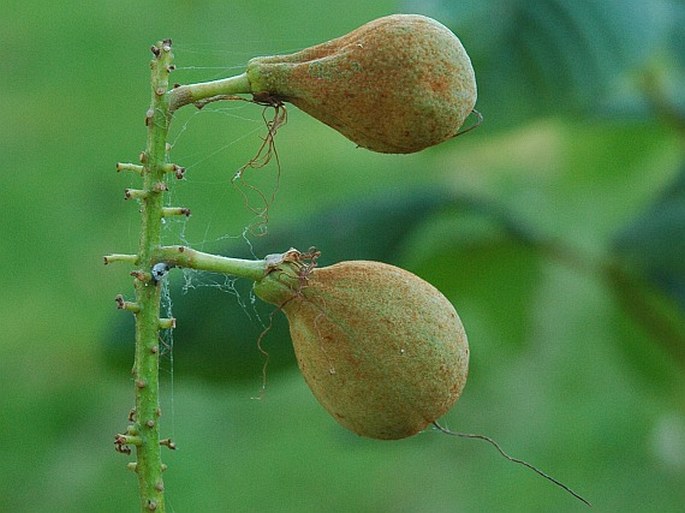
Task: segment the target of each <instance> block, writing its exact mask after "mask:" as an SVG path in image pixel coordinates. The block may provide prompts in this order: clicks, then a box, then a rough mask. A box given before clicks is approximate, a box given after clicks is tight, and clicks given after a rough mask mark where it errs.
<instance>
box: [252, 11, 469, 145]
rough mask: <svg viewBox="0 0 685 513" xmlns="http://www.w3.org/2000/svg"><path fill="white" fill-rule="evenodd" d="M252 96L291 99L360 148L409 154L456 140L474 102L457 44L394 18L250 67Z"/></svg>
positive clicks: (419, 19) (443, 31)
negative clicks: (446, 141)
mask: <svg viewBox="0 0 685 513" xmlns="http://www.w3.org/2000/svg"><path fill="white" fill-rule="evenodd" d="M247 76H248V79H249V81H250V84H251V87H252V92H253V93H254V94H255V95H263V96H273V97H277V98H279V99H282V100H284V101H287V102H290V103H292V104H294V105H295V106H297V107H298V108H300V109H302V110H303V111H305V112H307V113H308V114H310V115H311V116H313V117H315V118H317V119H319V120H320V121H322V122H324V123H326V124H327V125H329V126H331V127H333V128H335V129H336V130H338V131H339V132H341V133H342V134H343V135H345V136H346V137H347V138H349V139H351V140H352V141H354V142H355V143H357V144H358V145H359V146H362V147H364V148H368V149H370V150H373V151H378V152H382V153H412V152H416V151H419V150H422V149H424V148H426V147H428V146H432V145H434V144H438V143H440V142H442V141H444V140H446V139H449V138H450V137H453V136H454V135H456V134H457V132H458V131H459V128H460V127H461V126H462V125H463V124H464V120H465V119H466V117H467V116H468V115H469V114H470V113H471V111H472V110H473V108H474V106H475V104H476V96H477V93H476V78H475V74H474V72H473V67H472V65H471V60H470V59H469V56H468V55H467V53H466V51H465V50H464V47H463V46H462V44H461V42H460V41H459V39H458V38H457V36H455V35H454V34H453V33H452V32H451V31H450V30H449V29H448V28H447V27H445V26H444V25H442V24H440V23H438V22H437V21H435V20H433V19H431V18H427V17H425V16H420V15H412V14H395V15H391V16H386V17H383V18H379V19H377V20H374V21H371V22H369V23H367V24H365V25H363V26H361V27H359V28H358V29H356V30H354V31H352V32H350V33H349V34H347V35H345V36H342V37H340V38H337V39H333V40H331V41H328V42H326V43H322V44H320V45H316V46H313V47H311V48H307V49H305V50H302V51H299V52H297V53H293V54H289V55H276V56H270V57H257V58H254V59H252V60H251V61H250V62H249V63H248V66H247Z"/></svg>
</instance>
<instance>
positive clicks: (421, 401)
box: [255, 261, 469, 440]
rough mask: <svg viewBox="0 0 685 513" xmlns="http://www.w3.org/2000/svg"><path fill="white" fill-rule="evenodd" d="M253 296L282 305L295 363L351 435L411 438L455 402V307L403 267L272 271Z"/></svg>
mask: <svg viewBox="0 0 685 513" xmlns="http://www.w3.org/2000/svg"><path fill="white" fill-rule="evenodd" d="M255 293H256V294H257V296H259V297H260V298H262V299H264V300H265V301H268V302H271V303H274V304H276V305H278V306H280V307H281V309H282V310H283V312H284V313H285V315H286V316H287V318H288V321H289V324H290V334H291V337H292V341H293V346H294V348H295V354H296V356H297V361H298V364H299V367H300V370H301V371H302V374H303V375H304V377H305V380H306V381H307V383H308V385H309V387H310V388H311V390H312V392H313V393H314V395H315V396H316V398H317V399H318V400H319V402H320V403H321V404H322V405H323V406H324V408H326V410H328V412H329V413H330V414H331V415H332V416H333V417H334V418H335V419H336V420H337V421H338V422H339V423H340V424H342V425H343V426H345V427H346V428H348V429H350V430H352V431H354V432H355V433H357V434H359V435H362V436H366V437H370V438H378V439H387V440H390V439H399V438H405V437H408V436H411V435H414V434H416V433H418V432H419V431H421V430H422V429H424V428H425V427H426V426H427V425H428V424H429V423H431V422H433V421H434V420H436V419H438V418H439V417H440V416H442V415H443V414H444V413H445V412H446V411H447V410H448V409H449V408H450V407H451V406H452V405H453V404H454V402H455V401H456V400H457V399H458V398H459V395H460V394H461V391H462V389H463V388H464V385H465V383H466V377H467V374H468V361H469V348H468V342H467V339H466V334H465V332H464V328H463V326H462V323H461V321H460V319H459V316H458V315H457V312H456V311H455V309H454V307H453V306H452V305H451V304H450V302H449V301H448V300H447V299H446V298H445V297H444V296H443V295H442V294H441V293H440V292H439V291H438V290H437V289H436V288H435V287H433V286H432V285H431V284H429V283H427V282H426V281H424V280H422V279H421V278H419V277H417V276H415V275H414V274H412V273H410V272H408V271H405V270H403V269H400V268H398V267H395V266H392V265H388V264H383V263H379V262H370V261H348V262H341V263H339V264H335V265H332V266H330V267H322V268H318V269H314V270H313V271H311V272H310V273H309V274H308V276H307V278H306V280H304V279H301V278H298V270H297V269H296V268H295V267H294V266H291V264H287V263H286V264H283V265H281V266H278V267H277V268H275V269H273V270H272V272H270V273H269V274H268V275H267V276H266V277H265V278H264V279H263V280H261V281H260V282H258V283H257V284H256V286H255Z"/></svg>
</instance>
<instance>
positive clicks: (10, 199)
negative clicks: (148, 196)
mask: <svg viewBox="0 0 685 513" xmlns="http://www.w3.org/2000/svg"><path fill="white" fill-rule="evenodd" d="M395 12H418V13H423V14H427V15H431V16H433V17H436V18H437V19H439V20H440V21H442V22H443V23H445V24H446V25H448V26H450V27H451V28H452V29H453V30H454V31H455V32H456V33H457V34H458V35H459V36H460V37H461V39H462V41H463V43H464V45H465V47H466V48H467V50H468V51H469V52H470V54H471V57H472V60H473V64H474V68H475V69H476V75H477V78H478V83H479V100H478V105H477V108H478V109H479V110H480V111H481V112H482V113H483V115H484V117H485V122H484V124H483V126H481V127H480V128H478V129H477V130H476V131H474V132H471V133H469V134H468V135H465V136H463V137H461V138H458V139H456V140H452V141H449V142H447V143H445V144H443V145H441V146H439V147H436V148H432V149H428V150H426V151H424V152H421V153H419V154H416V155H410V156H389V155H377V154H373V153H370V152H368V151H364V150H360V149H356V148H355V147H354V145H353V144H352V143H350V142H349V141H347V140H346V139H344V138H343V137H342V136H340V135H339V134H337V133H336V132H334V131H333V130H331V129H329V128H328V127H326V126H323V125H321V124H319V123H317V122H316V121H314V120H312V119H310V118H308V117H307V116H306V115H304V114H302V113H301V112H298V111H297V110H296V109H295V108H292V107H291V108H289V110H288V112H289V120H288V124H287V126H285V127H284V128H283V129H282V130H281V131H280V133H279V134H278V138H277V146H278V151H279V157H280V163H281V172H280V180H278V179H277V174H278V173H277V168H276V166H275V164H274V163H272V164H270V165H269V166H268V167H266V168H265V169H262V170H256V171H252V172H251V173H250V175H249V179H250V180H251V182H252V183H254V184H256V185H257V186H258V187H260V188H261V189H262V190H263V191H265V192H266V193H269V194H270V192H271V191H272V190H273V189H274V188H275V187H276V185H278V193H277V196H276V199H275V201H274V202H273V204H272V205H271V208H270V211H269V213H270V222H269V233H268V234H267V235H265V236H262V237H256V236H253V235H250V234H249V233H246V232H244V228H245V227H246V226H250V225H253V224H254V222H255V219H254V217H253V215H252V214H251V213H250V211H249V210H248V209H247V208H246V206H245V205H244V203H243V199H242V196H241V194H240V192H239V191H238V190H236V189H235V188H233V187H232V186H231V184H230V178H231V177H232V176H233V173H234V172H235V171H236V170H237V169H238V168H239V167H240V166H241V165H242V164H244V163H245V162H246V161H247V160H248V159H249V158H250V157H252V155H253V154H254V153H255V151H256V150H257V147H258V146H259V143H260V139H259V137H260V136H261V135H263V131H264V126H263V120H262V110H261V108H260V107H257V106H254V105H250V104H247V103H244V104H243V103H236V104H223V105H222V104H215V105H212V106H209V107H207V108H206V109H204V110H202V111H194V110H192V109H191V108H187V109H186V110H184V111H181V112H179V115H178V118H177V119H176V120H175V122H174V126H173V129H172V137H171V138H172V141H173V143H174V148H173V152H172V157H173V160H174V161H175V162H176V163H178V164H180V165H184V166H186V167H187V168H188V173H187V179H186V180H184V181H182V182H177V183H173V184H171V185H172V190H171V193H170V201H171V204H173V205H179V206H186V207H189V208H191V209H192V211H193V216H192V217H191V218H190V219H189V220H187V221H175V222H172V223H169V226H168V229H167V230H166V232H165V239H166V241H167V242H168V243H176V242H178V241H184V242H186V243H188V244H191V245H193V246H194V247H196V248H198V249H205V250H212V251H219V252H223V253H225V254H233V255H238V256H239V255H249V254H250V253H251V252H254V253H255V254H257V255H258V256H260V257H261V256H263V255H264V254H266V253H271V252H277V251H283V250H285V249H287V248H288V247H290V246H291V245H294V246H298V247H300V249H307V247H308V246H309V245H316V246H317V247H319V249H320V250H321V251H322V259H321V262H322V263H331V262H334V261H338V260H342V259H350V258H373V259H378V260H384V261H388V262H392V263H396V264H399V265H402V266H403V267H405V268H407V269H409V270H411V271H413V272H415V273H417V274H418V275H420V276H422V277H424V278H425V279H427V280H429V281H431V282H432V283H433V284H435V285H436V286H437V287H438V288H440V289H441V290H442V291H443V292H444V293H445V294H446V295H447V296H448V297H449V298H450V299H451V300H452V301H453V303H454V304H455V306H456V307H457V309H458V311H459V313H460V315H461V317H462V319H463V321H464V324H465V325H466V328H467V331H468V333H469V339H470V344H471V350H472V364H471V373H470V377H469V383H468V385H467V387H466V390H465V392H464V395H463V397H462V398H461V399H460V401H459V402H458V403H457V405H456V406H455V407H454V408H453V410H452V411H451V412H449V413H448V414H447V415H446V417H445V418H444V419H443V423H444V424H445V425H446V426H448V427H450V428H452V429H453V430H457V431H468V432H476V433H484V434H487V435H489V436H492V437H494V438H495V439H496V440H498V441H499V442H500V443H501V444H502V446H503V447H504V448H505V449H506V450H508V451H509V452H510V453H511V454H513V455H514V456H517V457H520V458H523V459H526V460H527V461H529V462H531V463H533V464H535V465H537V466H539V467H541V468H543V469H544V470H546V471H547V472H549V473H550V474H552V475H554V476H555V477H557V478H558V479H560V480H562V481H564V482H565V483H567V484H568V485H569V486H571V487H572V488H574V489H576V490H577V491H578V492H580V493H581V494H583V495H584V496H586V497H587V498H588V499H590V500H591V501H592V502H593V504H594V510H595V511H611V512H614V511H635V512H646V511H659V512H664V511H682V507H683V504H685V387H684V385H685V382H684V381H685V380H684V379H683V370H684V369H685V330H684V329H683V326H685V321H684V316H685V151H684V140H685V95H684V94H683V91H684V90H685V40H684V37H683V34H685V3H684V2H682V1H677V0H657V1H652V2H642V1H637V0H623V1H620V0H577V1H574V2H565V1H563V0H544V1H536V2H533V1H525V0H513V1H505V0H489V1H476V0H468V1H467V0H464V1H461V2H449V1H439V0H432V1H428V0H426V1H419V0H415V1H405V2H402V1H390V0H378V1H376V2H367V1H362V0H348V1H347V2H345V4H344V5H340V4H337V3H332V2H317V1H310V2H306V1H299V2H295V1H292V0H287V1H279V2H276V1H273V0H272V1H266V0H264V1H251V2H248V1H247V0H244V1H243V0H237V1H233V2H212V1H198V2H180V1H173V0H170V1H168V2H164V3H152V2H145V1H143V2H140V1H137V2H132V1H126V0H124V1H119V2H106V1H103V0H96V1H94V2H84V3H82V2H79V3H76V2H55V3H45V2H38V1H36V0H28V1H26V0H24V1H22V2H17V1H14V0H6V1H5V2H4V4H3V16H2V17H1V18H0V41H2V44H0V92H1V94H0V119H2V123H1V124H0V156H1V160H0V161H1V162H2V166H3V171H4V172H3V179H2V186H1V187H0V203H1V204H2V205H3V223H2V233H3V237H2V244H0V263H1V264H2V265H1V267H0V269H1V271H0V272H2V284H3V286H2V294H0V326H1V328H0V386H1V387H2V388H1V390H2V393H1V394H0V497H2V499H0V510H2V511H8V512H9V511H11V512H34V511H64V512H71V511H74V512H75V511H83V510H86V509H92V510H95V511H101V512H108V511H112V512H115V511H116V512H123V511H136V508H137V507H138V502H137V501H138V499H137V483H136V480H135V479H134V476H133V474H131V473H130V472H128V471H127V470H126V463H127V462H128V461H129V460H130V458H127V457H126V456H123V455H121V454H117V453H115V452H114V450H113V436H114V434H115V433H116V432H118V431H120V430H122V429H124V428H125V426H126V416H127V413H128V411H129V409H130V407H131V405H132V401H133V393H132V388H133V385H132V383H131V378H130V374H129V369H130V365H131V363H132V359H131V355H132V325H131V319H130V318H129V317H128V315H127V314H124V313H120V312H117V311H116V310H115V308H114V301H113V298H114V296H115V295H116V294H117V293H124V294H125V295H127V297H131V295H132V285H131V278H130V277H129V276H128V270H129V269H127V268H126V266H122V265H117V266H112V267H104V266H103V265H102V255H105V254H107V253H111V252H131V251H135V248H136V243H137V230H138V214H137V211H136V210H137V209H136V205H135V204H132V203H126V202H124V201H123V189H124V188H125V187H131V186H135V185H136V183H137V181H136V179H135V178H134V177H131V176H124V175H122V174H117V173H115V172H114V164H115V162H117V161H135V160H136V158H137V155H138V153H139V152H140V151H141V150H142V149H143V145H144V142H145V127H144V125H143V116H144V113H145V110H146V109H147V104H148V100H149V92H148V61H149V58H150V54H149V47H150V45H151V44H152V43H153V42H154V41H156V40H158V39H161V38H165V37H171V38H173V40H174V49H175V55H176V63H177V65H178V68H179V69H178V71H177V72H175V74H174V76H173V79H174V80H176V81H178V82H181V83H186V82H194V81H202V80H208V79H212V78H218V77H223V76H227V75H229V74H235V73H239V72H240V71H241V70H242V69H243V66H244V64H245V63H246V61H247V60H248V59H249V58H250V57H253V56H256V55H263V54H269V53H277V52H288V51H292V50H296V49H300V48H303V47H306V46H309V45H311V44H314V43H318V42H321V41H324V40H326V39H329V38H332V37H335V36H338V35H341V34H344V33H346V32H348V31H349V30H351V29H353V28H355V27H357V26H359V25H361V24H362V23H364V22H366V21H369V20H371V19H373V18H375V17H378V16H381V15H385V14H390V13H395ZM251 201H253V202H254V201H256V198H255V197H251ZM170 297H171V301H170V306H169V308H170V309H171V311H172V312H173V315H174V316H176V317H177V318H178V320H179V326H178V329H177V330H175V332H174V333H173V340H172V339H171V338H169V337H167V339H166V343H167V345H168V346H172V345H173V350H171V348H168V349H167V350H166V351H165V354H164V356H163V363H162V365H163V374H164V384H163V389H162V395H163V409H164V417H163V426H162V431H163V434H164V435H165V436H171V437H172V438H173V439H174V441H175V442H176V444H177V445H178V450H177V451H175V452H173V453H172V452H170V453H168V454H166V455H165V459H166V462H167V463H168V464H169V470H168V471H167V473H166V474H165V479H166V485H167V490H168V495H167V496H168V501H169V511H175V512H182V511H226V512H228V511H231V512H248V511H250V512H252V511H278V512H289V511H293V512H295V511H297V512H299V513H305V512H320V511H327V512H390V511H392V512H400V513H405V512H406V513H409V512H426V511H430V512H432V513H439V512H483V511H487V512H500V511H501V512H537V511H540V512H547V511H556V512H565V511H582V510H583V509H584V506H583V505H582V504H581V503H579V502H577V501H575V500H573V499H572V498H571V497H570V496H568V495H566V494H564V493H563V492H562V491H561V490H560V489H558V488H556V487H554V486H552V485H551V484H549V483H548V482H546V481H544V480H542V479H541V478H539V477H538V476H536V475H535V474H533V473H532V472H530V471H528V470H526V469H524V468H522V467H520V466H517V465H513V464H510V463H507V462H506V461H505V460H504V459H502V458H500V457H499V456H498V455H497V454H496V452H495V451H494V449H492V448H491V447H489V446H487V445H485V444H483V443H481V442H478V441H468V440H460V439H454V438H450V437H447V436H443V435H440V434H438V433H436V432H430V431H429V432H426V433H423V434H421V435H418V436H416V437H413V438H411V439H407V440H403V441H397V442H378V441H371V440H364V439H360V438H358V437H356V436H354V435H352V434H350V433H348V432H346V431H344V430H343V428H341V427H339V426H338V425H337V424H336V423H335V422H334V421H333V420H332V419H331V418H330V417H329V416H328V415H327V414H326V413H325V411H324V410H323V409H322V408H321V407H319V405H318V404H317V403H316V401H315V400H314V398H313V397H312V395H311V393H310V392H309V390H308V389H307V387H306V385H305V383H304V381H303V380H302V378H301V376H300V375H299V373H298V372H297V369H296V367H295V366H294V359H293V356H292V352H291V350H290V348H289V342H288V339H287V335H286V329H285V326H284V323H283V321H282V319H279V318H278V316H276V317H275V318H274V319H275V321H274V327H273V329H272V331H271V332H270V333H269V335H268V336H267V337H266V338H265V339H264V342H263V344H264V347H265V349H266V350H267V351H268V352H269V353H270V360H269V367H268V369H267V377H268V382H267V386H266V390H265V392H264V394H263V396H262V398H261V400H255V399H253V397H255V396H260V393H261V387H262V367H263V363H264V360H263V357H262V355H261V354H260V352H259V351H258V349H257V342H256V340H257V337H258V336H259V333H260V332H261V331H262V329H263V326H264V325H265V324H268V318H269V313H270V311H271V310H270V309H269V308H267V307H264V306H263V305H259V304H258V303H255V302H254V301H253V297H252V296H251V294H250V289H249V284H243V283H233V282H230V281H226V280H224V279H222V278H217V277H216V276H199V275H185V276H184V275H181V273H180V272H176V274H175V275H174V276H173V277H172V280H171V286H170Z"/></svg>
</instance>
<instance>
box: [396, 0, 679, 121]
mask: <svg viewBox="0 0 685 513" xmlns="http://www.w3.org/2000/svg"><path fill="white" fill-rule="evenodd" d="M405 3H406V4H407V6H408V7H407V8H408V9H412V10H417V11H420V12H425V13H426V14H429V15H433V16H435V17H437V18H438V19H440V20H441V21H443V22H444V23H445V24H447V25H449V26H450V27H451V28H452V29H453V30H455V32H456V33H457V34H458V35H459V36H460V38H461V39H462V42H463V43H464V45H465V47H466V48H467V50H468V51H469V54H470V55H471V59H472V61H473V62H474V67H475V69H476V76H477V78H478V86H479V99H478V105H477V108H478V109H479V110H481V112H483V113H484V115H485V118H486V120H488V123H489V124H491V126H493V123H494V125H511V124H512V123H516V122H520V121H521V120H523V119H528V118H530V117H531V116H533V115H545V114H548V113H550V112H554V113H560V112H566V113H584V114H588V113H591V112H594V111H598V110H603V109H606V108H607V107H608V108H611V109H615V108H621V109H630V110H635V109H636V108H640V107H641V106H642V105H643V103H644V102H643V101H642V99H641V96H642V95H641V93H640V91H639V87H638V86H639V84H638V83H637V82H635V78H636V77H635V74H636V72H637V70H639V69H641V68H643V67H644V66H645V65H646V64H647V62H648V60H649V59H651V58H652V57H653V55H654V52H655V50H659V51H660V52H662V53H667V54H669V55H671V54H672V55H673V56H674V58H675V56H676V55H678V45H681V46H682V41H679V40H680V39H682V30H681V28H682V20H683V19H685V17H684V16H683V9H682V6H681V5H679V4H677V3H676V2H674V1H669V0H663V1H657V2H642V1H640V0H579V1H575V2H566V1H564V0H541V1H537V2H530V1H527V0H490V1H477V0H466V1H461V2H434V1H426V0H410V1H407V2H405ZM679 27H680V28H679ZM678 34H680V36H678Z"/></svg>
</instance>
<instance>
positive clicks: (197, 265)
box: [154, 246, 268, 281]
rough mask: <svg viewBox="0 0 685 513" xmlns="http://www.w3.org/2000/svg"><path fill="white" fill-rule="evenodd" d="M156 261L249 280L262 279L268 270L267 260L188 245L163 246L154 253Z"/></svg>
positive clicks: (171, 265)
mask: <svg viewBox="0 0 685 513" xmlns="http://www.w3.org/2000/svg"><path fill="white" fill-rule="evenodd" d="M154 261H156V262H165V263H166V264H168V265H169V266H170V267H186V268H188V269H196V270H199V271H209V272H215V273H222V274H228V275H231V276H237V277H239V278H247V279H249V280H254V281H257V280H260V279H261V278H263V277H264V275H265V274H266V270H267V265H268V264H267V261H266V260H245V259H242V258H231V257H224V256H219V255H212V254H210V253H203V252H202V251H197V250H194V249H191V248H188V247H186V246H163V247H160V248H158V249H157V250H156V251H155V253H154Z"/></svg>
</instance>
